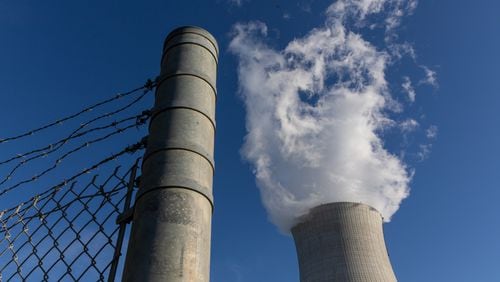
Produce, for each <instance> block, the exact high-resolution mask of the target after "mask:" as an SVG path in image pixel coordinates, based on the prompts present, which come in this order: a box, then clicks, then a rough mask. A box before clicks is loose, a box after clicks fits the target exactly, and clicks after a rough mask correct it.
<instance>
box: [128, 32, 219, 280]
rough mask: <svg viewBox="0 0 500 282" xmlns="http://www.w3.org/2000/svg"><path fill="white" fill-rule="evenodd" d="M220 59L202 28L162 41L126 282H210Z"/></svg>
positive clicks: (211, 40)
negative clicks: (217, 87)
mask: <svg viewBox="0 0 500 282" xmlns="http://www.w3.org/2000/svg"><path fill="white" fill-rule="evenodd" d="M217 58H218V47H217V43H216V40H215V39H214V37H213V36H212V35H210V33H208V32H207V31H205V30H203V29H201V28H197V27H181V28H178V29H176V30H174V31H172V32H171V33H170V34H169V35H168V37H167V39H166V40H165V44H164V47H163V57H162V61H161V74H160V77H159V82H158V86H157V91H156V100H155V109H154V113H153V115H152V117H151V122H150V128H149V137H148V143H147V149H146V153H145V155H144V161H143V164H142V176H141V181H140V185H139V191H138V195H137V198H136V203H135V211H134V217H133V225H132V231H131V236H130V241H129V247H128V251H127V258H126V261H125V269H124V273H123V281H141V282H143V281H168V282H181V281H193V282H194V281H196V282H206V281H209V277H210V238H211V220H212V210H213V199H212V178H213V173H214V160H213V150H214V135H215V101H216V84H215V83H216V72H217Z"/></svg>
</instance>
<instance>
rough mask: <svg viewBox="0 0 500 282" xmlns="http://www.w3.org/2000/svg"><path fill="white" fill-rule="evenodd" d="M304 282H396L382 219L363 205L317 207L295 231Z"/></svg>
mask: <svg viewBox="0 0 500 282" xmlns="http://www.w3.org/2000/svg"><path fill="white" fill-rule="evenodd" d="M292 234H293V238H294V240H295V246H296V248H297V255H298V260H299V270H300V281H301V282H333V281H335V282H337V281H340V282H346V281H349V282H392V281H396V277H395V275H394V272H393V270H392V266H391V263H390V261H389V256H388V254H387V249H386V246H385V242H384V233H383V229H382V216H381V214H380V213H379V212H378V211H377V210H375V209H374V208H372V207H370V206H367V205H364V204H359V203H348V202H341V203H331V204H325V205H321V206H318V207H315V208H313V209H311V210H310V212H309V214H307V215H305V216H304V217H302V218H301V219H300V223H299V224H297V225H296V226H295V227H293V228H292Z"/></svg>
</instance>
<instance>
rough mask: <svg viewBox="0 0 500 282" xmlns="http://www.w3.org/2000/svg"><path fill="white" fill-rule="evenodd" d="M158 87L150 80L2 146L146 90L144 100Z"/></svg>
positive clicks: (0, 142)
mask: <svg viewBox="0 0 500 282" xmlns="http://www.w3.org/2000/svg"><path fill="white" fill-rule="evenodd" d="M156 85H157V82H153V81H152V80H151V79H148V80H147V81H146V83H145V84H144V85H143V86H141V87H137V88H135V89H133V90H130V91H128V92H125V93H119V94H117V95H115V96H114V97H111V98H108V99H106V100H104V101H101V102H98V103H96V104H93V105H91V106H89V107H86V108H84V109H82V110H80V111H78V112H76V113H74V114H71V115H69V116H66V117H63V118H60V119H58V120H56V121H54V122H51V123H48V124H46V125H43V126H40V127H38V128H35V129H32V130H29V131H27V132H24V133H21V134H19V135H15V136H12V137H6V138H0V144H2V143H6V142H8V141H12V140H17V139H20V138H23V137H26V136H31V135H33V134H35V133H37V132H40V131H42V130H45V129H48V128H51V127H53V126H55V125H60V124H62V123H64V122H65V121H68V120H71V119H74V118H76V117H78V116H80V115H82V114H84V113H86V112H90V111H92V110H93V109H95V108H97V107H100V106H103V105H105V104H108V103H110V102H113V101H115V100H118V99H121V98H123V97H127V96H129V95H132V94H134V93H136V92H138V91H140V90H145V91H144V93H143V95H142V96H141V98H142V97H143V96H144V95H145V94H146V93H148V92H149V91H151V90H152V89H153V88H154V87H155V86H156ZM106 115H108V114H106ZM106 115H105V116H106ZM108 116H109V115H108Z"/></svg>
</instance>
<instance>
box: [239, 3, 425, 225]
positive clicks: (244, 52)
mask: <svg viewBox="0 0 500 282" xmlns="http://www.w3.org/2000/svg"><path fill="white" fill-rule="evenodd" d="M415 3H416V2H415V1H407V0H339V1H336V2H335V3H334V4H332V5H331V6H330V7H329V8H328V9H327V12H326V15H327V19H326V21H325V26H324V27H320V28H315V29H313V30H311V31H310V32H309V33H308V34H307V35H306V36H305V37H303V38H299V39H295V40H293V41H291V42H289V44H288V45H287V46H286V48H285V49H284V50H275V49H273V48H271V47H269V46H268V45H266V43H265V42H264V38H265V37H266V34H267V27H266V25H265V24H264V23H262V22H250V23H247V24H236V25H235V26H234V33H233V38H232V41H231V43H230V46H229V48H230V50H231V52H232V53H234V54H235V55H237V57H238V58H239V67H238V76H239V87H240V92H241V94H242V96H243V99H244V101H245V104H246V111H247V121H246V126H247V131H248V135H247V136H246V140H245V145H244V147H243V150H242V152H243V155H244V156H245V158H246V159H248V160H249V161H251V162H252V164H253V165H254V167H255V174H256V178H257V183H258V186H259V187H260V189H261V194H262V199H263V202H264V205H265V207H266V209H267V210H268V213H269V215H270V218H271V220H272V221H273V222H274V223H275V224H276V225H278V227H280V229H281V230H282V231H284V232H288V230H289V229H290V228H291V227H292V226H293V225H294V224H296V220H297V218H298V217H300V216H301V215H303V214H305V213H307V212H308V210H309V209H310V208H312V207H315V206H317V205H320V204H323V203H330V202H339V201H350V202H362V203H365V204H368V205H370V206H373V207H374V208H376V209H377V210H378V211H380V212H381V213H382V215H383V216H384V219H385V220H386V221H389V220H390V218H391V216H392V215H393V214H394V213H395V212H396V210H397V209H398V208H399V205H400V203H401V201H402V200H403V199H404V198H405V197H407V196H408V192H409V186H408V185H409V182H410V179H411V175H410V173H409V171H408V169H407V168H406V166H405V164H404V163H403V162H402V161H401V160H400V159H399V158H398V157H397V156H395V155H393V154H391V153H389V152H388V151H387V150H386V149H385V148H384V146H383V145H384V144H383V141H382V140H381V138H380V137H379V135H378V134H377V133H378V132H380V131H381V130H383V129H385V128H386V127H389V126H394V124H395V122H394V121H392V120H390V119H389V118H388V117H387V114H385V113H386V112H387V111H388V110H391V109H392V110H396V111H397V110H399V109H400V105H399V104H398V103H396V102H395V101H394V100H393V99H392V98H391V96H390V93H389V91H388V82H387V81H386V78H385V71H386V68H387V65H388V64H389V62H390V61H391V60H394V56H392V57H391V55H390V52H387V51H383V50H377V48H376V47H374V45H372V44H370V43H369V42H368V41H366V40H364V39H363V37H362V35H361V34H360V33H356V32H354V31H352V30H350V29H349V28H348V27H347V26H348V22H349V24H354V25H355V26H357V27H361V26H363V25H364V24H365V21H366V18H367V17H368V16H370V15H371V14H375V13H377V14H386V15H387V16H386V18H385V19H384V20H385V21H390V23H391V26H390V27H389V28H386V32H392V31H393V30H394V28H395V25H397V24H398V23H399V17H402V16H403V14H404V9H403V8H404V7H406V9H407V10H412V9H414V6H415ZM384 20H383V21H382V22H384ZM386 36H387V34H386ZM386 44H389V43H386ZM387 47H388V48H387V49H390V48H389V46H387Z"/></svg>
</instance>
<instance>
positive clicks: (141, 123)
mask: <svg viewBox="0 0 500 282" xmlns="http://www.w3.org/2000/svg"><path fill="white" fill-rule="evenodd" d="M146 121H147V119H138V120H137V121H136V122H135V123H134V124H131V125H128V126H126V127H123V128H117V130H115V131H113V132H110V133H108V134H106V135H104V136H101V137H99V138H96V139H93V140H90V141H87V142H84V143H82V144H80V145H79V146H77V147H75V148H74V149H72V150H70V151H68V152H66V153H65V154H63V155H62V156H61V157H59V158H57V159H56V160H55V162H54V164H53V165H52V166H51V167H49V168H47V169H45V170H44V171H42V172H40V173H38V174H35V175H34V176H32V177H31V178H28V179H25V180H21V181H19V182H17V183H16V184H13V185H11V186H9V187H7V188H5V189H3V190H2V191H1V192H0V196H2V195H4V194H5V193H7V192H9V191H12V190H14V189H16V188H18V187H20V186H22V185H24V184H27V183H31V182H35V181H37V180H38V179H39V178H41V177H42V176H44V175H46V174H47V173H49V172H51V171H53V170H55V169H56V168H57V167H58V166H59V165H60V164H61V163H62V161H63V160H64V159H66V158H67V157H68V156H70V155H72V154H74V153H76V152H78V151H80V150H82V149H84V148H86V147H89V146H90V145H92V144H95V143H98V142H101V141H103V140H106V139H108V138H109V137H111V136H114V135H117V134H120V133H123V132H125V131H127V130H129V129H131V128H134V127H138V126H140V125H143V124H144V123H145V122H146ZM23 164H24V163H23V162H21V163H19V164H18V165H17V166H15V167H14V168H13V169H12V170H11V171H10V173H9V174H8V175H7V176H6V177H5V178H4V180H3V181H2V182H1V183H0V185H2V184H4V183H5V182H6V181H8V180H9V179H10V178H11V177H12V175H13V174H14V173H15V172H16V170H17V169H18V168H19V167H21V166H22V165H23Z"/></svg>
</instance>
